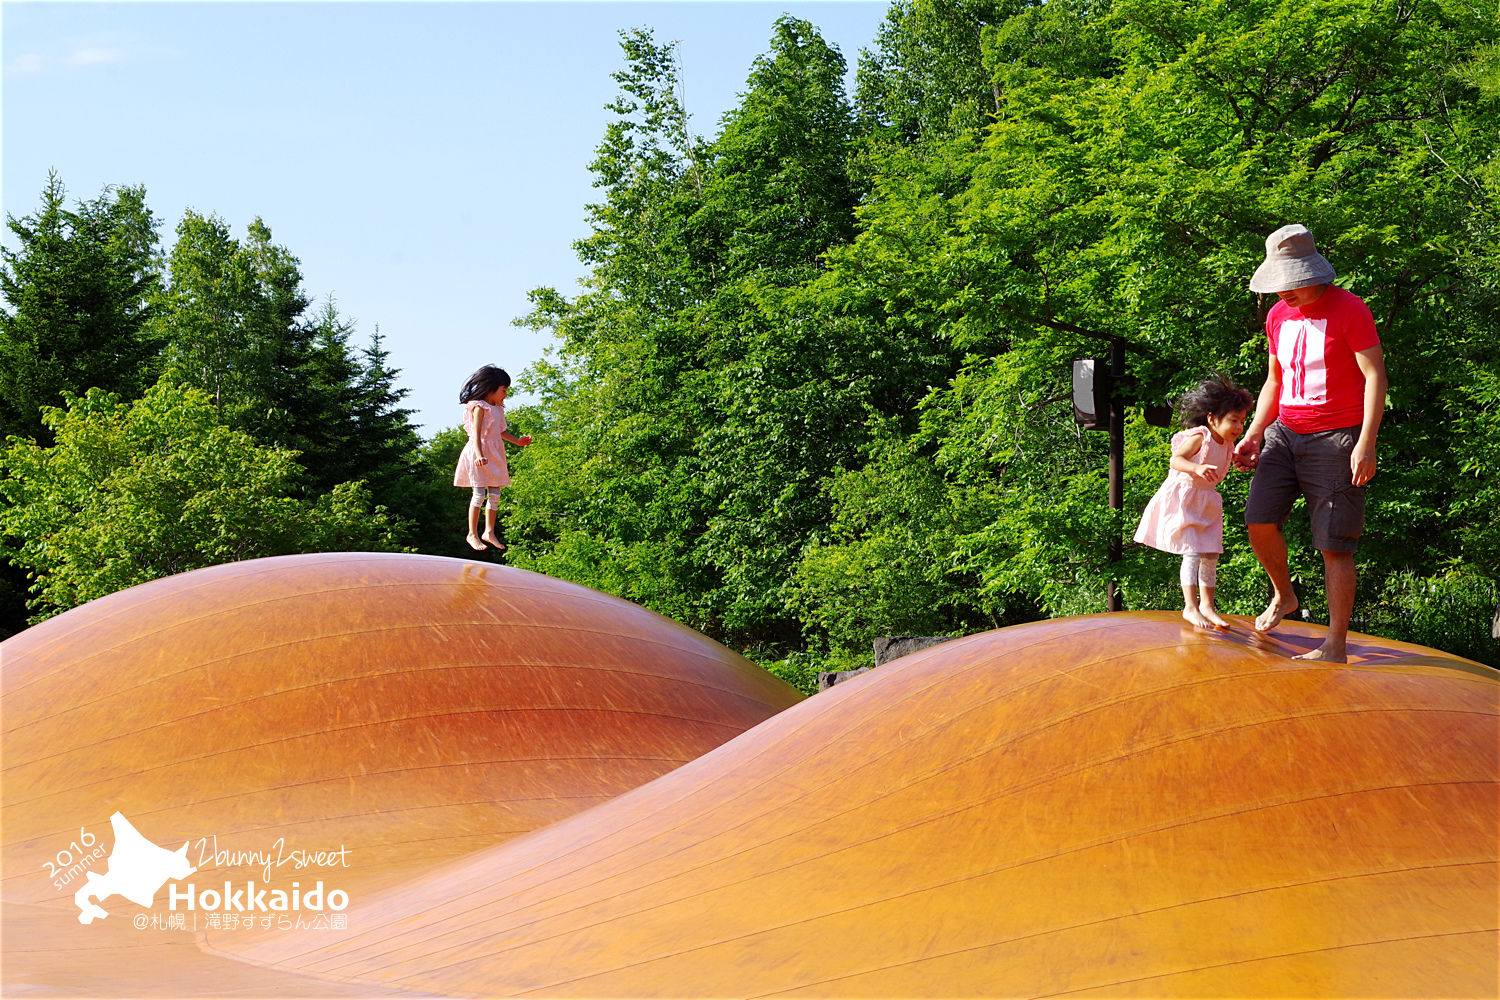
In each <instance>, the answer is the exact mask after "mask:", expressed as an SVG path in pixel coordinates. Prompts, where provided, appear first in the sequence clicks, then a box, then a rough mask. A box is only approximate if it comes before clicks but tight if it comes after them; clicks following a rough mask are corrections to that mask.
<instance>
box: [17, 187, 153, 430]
mask: <svg viewBox="0 0 1500 1000" xmlns="http://www.w3.org/2000/svg"><path fill="white" fill-rule="evenodd" d="M65 202H66V191H65V189H64V188H63V183H62V180H61V179H60V178H59V177H58V176H57V174H56V173H53V174H52V175H50V177H49V178H48V181H47V187H46V188H45V189H44V190H43V192H42V204H41V207H40V208H39V209H38V210H37V211H36V212H34V213H32V214H30V215H27V216H23V217H21V218H19V219H18V218H15V217H14V216H9V215H8V216H7V217H6V224H7V225H8V226H9V227H10V231H11V233H12V234H13V235H14V236H15V239H16V242H17V244H18V246H17V248H16V249H11V248H9V247H4V248H0V258H3V266H0V290H3V292H4V299H5V305H4V308H0V439H3V438H4V437H5V436H6V435H11V434H14V435H19V436H21V437H28V438H34V439H38V440H44V441H45V439H46V438H47V437H48V431H47V430H46V428H45V427H44V426H43V423H42V416H41V414H42V408H43V407H47V406H58V405H61V403H62V400H63V394H64V393H74V394H79V393H82V392H84V391H85V390H87V389H90V388H100V389H105V390H107V391H111V392H119V393H121V394H122V395H125V396H127V397H130V396H136V395H139V394H140V393H141V392H142V391H144V389H145V388H146V386H147V385H149V384H150V383H151V381H152V378H153V372H152V362H153V358H154V356H155V354H156V351H157V348H156V345H155V343H154V342H153V340H152V339H151V338H150V337H149V336H148V335H147V333H146V331H145V329H144V327H145V326H146V324H147V321H148V319H149V318H150V299H151V296H152V293H153V291H154V290H155V288H156V287H157V285H158V283H159V280H160V277H159V268H158V262H157V258H156V254H157V235H156V221H155V219H154V218H153V217H152V215H151V212H150V210H149V209H148V208H147V207H146V202H145V190H144V189H143V188H138V187H136V188H132V187H122V188H113V189H108V190H106V191H105V192H104V193H103V194H101V195H100V196H99V197H98V198H95V199H93V200H91V201H81V202H79V203H78V204H77V207H76V208H75V209H73V210H69V209H68V208H67V207H66V203H65Z"/></svg>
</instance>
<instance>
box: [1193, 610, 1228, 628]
mask: <svg viewBox="0 0 1500 1000" xmlns="http://www.w3.org/2000/svg"><path fill="white" fill-rule="evenodd" d="M1198 613H1199V614H1200V615H1202V616H1203V617H1204V619H1205V620H1207V622H1208V623H1209V624H1210V625H1212V626H1213V627H1214V628H1217V629H1226V628H1229V619H1227V618H1225V617H1224V616H1223V615H1221V614H1219V609H1218V608H1215V607H1214V606H1213V605H1212V604H1199V605H1198Z"/></svg>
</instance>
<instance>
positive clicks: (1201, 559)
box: [1178, 552, 1219, 587]
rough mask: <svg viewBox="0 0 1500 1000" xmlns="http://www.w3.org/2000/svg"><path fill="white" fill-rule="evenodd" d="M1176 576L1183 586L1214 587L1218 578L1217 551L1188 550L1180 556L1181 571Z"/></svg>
mask: <svg viewBox="0 0 1500 1000" xmlns="http://www.w3.org/2000/svg"><path fill="white" fill-rule="evenodd" d="M1178 578H1179V579H1180V580H1182V585H1183V586H1184V587H1193V586H1198V587H1214V586H1217V585H1218V579H1219V554H1218V553H1217V552H1189V553H1187V554H1186V555H1184V556H1183V557H1182V572H1181V573H1180V574H1179V576H1178Z"/></svg>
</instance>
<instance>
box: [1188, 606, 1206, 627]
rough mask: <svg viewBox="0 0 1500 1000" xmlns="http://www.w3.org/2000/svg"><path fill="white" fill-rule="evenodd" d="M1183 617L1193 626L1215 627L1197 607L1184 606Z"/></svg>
mask: <svg viewBox="0 0 1500 1000" xmlns="http://www.w3.org/2000/svg"><path fill="white" fill-rule="evenodd" d="M1182 617H1183V618H1184V619H1186V621H1187V623H1188V624H1189V625H1191V626H1193V628H1213V626H1212V625H1210V624H1209V623H1208V619H1207V618H1204V617H1203V616H1202V615H1201V614H1199V613H1198V609H1197V608H1195V607H1192V606H1188V607H1186V608H1183V609H1182Z"/></svg>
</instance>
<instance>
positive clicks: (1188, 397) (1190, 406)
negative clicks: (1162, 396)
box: [1177, 375, 1255, 427]
mask: <svg viewBox="0 0 1500 1000" xmlns="http://www.w3.org/2000/svg"><path fill="white" fill-rule="evenodd" d="M1253 405H1255V397H1254V396H1252V395H1250V393H1248V392H1246V391H1245V390H1244V389H1241V388H1240V387H1239V386H1237V385H1235V384H1234V383H1233V382H1231V381H1230V380H1229V379H1227V378H1225V377H1224V376H1223V375H1215V376H1214V377H1213V378H1211V379H1208V380H1207V381H1205V382H1200V383H1199V384H1198V385H1197V386H1195V387H1194V388H1192V389H1190V390H1188V391H1187V392H1185V393H1183V394H1182V398H1181V399H1179V400H1178V401H1177V412H1178V413H1179V414H1181V415H1182V426H1184V427H1202V426H1203V425H1204V424H1206V423H1208V417H1209V414H1213V415H1214V416H1216V417H1218V418H1220V419H1223V418H1224V417H1226V416H1228V415H1229V414H1231V413H1249V412H1250V407H1251V406H1253Z"/></svg>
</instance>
